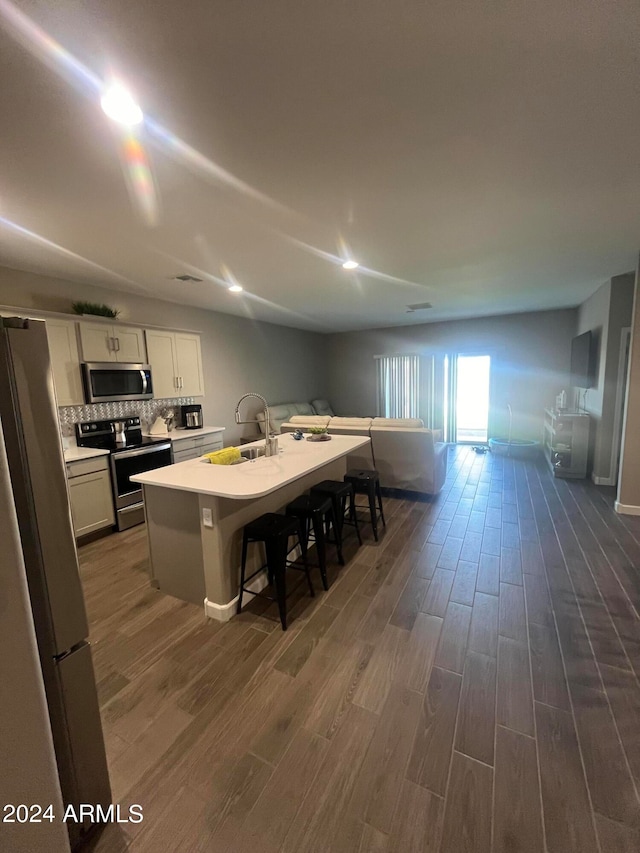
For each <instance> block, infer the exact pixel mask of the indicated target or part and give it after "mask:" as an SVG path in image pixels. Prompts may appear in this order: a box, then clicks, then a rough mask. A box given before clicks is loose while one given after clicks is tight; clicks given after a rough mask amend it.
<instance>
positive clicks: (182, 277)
mask: <svg viewBox="0 0 640 853" xmlns="http://www.w3.org/2000/svg"><path fill="white" fill-rule="evenodd" d="M173 280H174V281H195V282H196V284H200V282H201V281H202V279H201V278H196V276H195V275H189V273H186V272H185V273H183V274H182V275H174V276H173Z"/></svg>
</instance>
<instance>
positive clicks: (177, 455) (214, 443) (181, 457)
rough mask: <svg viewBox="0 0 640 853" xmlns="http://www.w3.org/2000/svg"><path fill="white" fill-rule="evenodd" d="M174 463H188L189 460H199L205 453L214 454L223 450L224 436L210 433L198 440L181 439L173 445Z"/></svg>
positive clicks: (199, 437)
mask: <svg viewBox="0 0 640 853" xmlns="http://www.w3.org/2000/svg"><path fill="white" fill-rule="evenodd" d="M171 450H172V452H173V461H174V463H175V462H186V461H187V460H188V459H197V458H198V457H199V456H204V454H205V453H213V451H214V450H222V435H221V434H218V433H215V432H214V433H209V435H201V436H198V438H180V439H177V440H174V441H173V442H172V444H171Z"/></svg>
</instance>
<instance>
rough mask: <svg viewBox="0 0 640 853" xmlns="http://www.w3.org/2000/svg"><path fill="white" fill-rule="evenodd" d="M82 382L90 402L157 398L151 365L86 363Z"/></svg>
mask: <svg viewBox="0 0 640 853" xmlns="http://www.w3.org/2000/svg"><path fill="white" fill-rule="evenodd" d="M82 382H83V385H84V399H85V401H86V402H87V403H104V402H107V401H112V400H115V401H116V402H117V401H123V400H124V401H126V400H151V399H152V398H153V382H152V381H151V367H150V366H149V365H148V364H116V362H111V361H105V362H96V361H94V362H86V361H85V362H84V363H83V365H82Z"/></svg>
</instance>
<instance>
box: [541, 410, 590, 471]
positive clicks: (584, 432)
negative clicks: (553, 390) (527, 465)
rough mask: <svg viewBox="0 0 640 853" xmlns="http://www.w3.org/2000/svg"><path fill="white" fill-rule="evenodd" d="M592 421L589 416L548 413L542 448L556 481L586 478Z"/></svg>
mask: <svg viewBox="0 0 640 853" xmlns="http://www.w3.org/2000/svg"><path fill="white" fill-rule="evenodd" d="M590 420H591V418H590V417H589V415H588V414H587V413H586V412H569V411H556V410H555V409H545V412H544V433H543V437H542V446H543V449H544V455H545V459H546V460H547V462H548V464H549V467H550V468H551V471H552V472H553V476H554V477H568V478H573V479H581V478H583V477H586V476H587V457H588V453H589V425H590Z"/></svg>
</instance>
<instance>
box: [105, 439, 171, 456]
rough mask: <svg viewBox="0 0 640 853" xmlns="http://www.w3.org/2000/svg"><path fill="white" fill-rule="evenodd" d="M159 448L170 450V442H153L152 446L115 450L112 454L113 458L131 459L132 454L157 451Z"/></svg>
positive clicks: (142, 454)
mask: <svg viewBox="0 0 640 853" xmlns="http://www.w3.org/2000/svg"><path fill="white" fill-rule="evenodd" d="M159 450H171V442H170V441H168V442H167V443H166V444H154V445H153V446H152V447H140V448H138V449H136V450H117V451H116V452H115V453H114V454H112V455H113V458H114V460H118V459H132V458H133V457H134V456H145V455H146V454H147V453H157V452H158V451H159Z"/></svg>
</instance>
